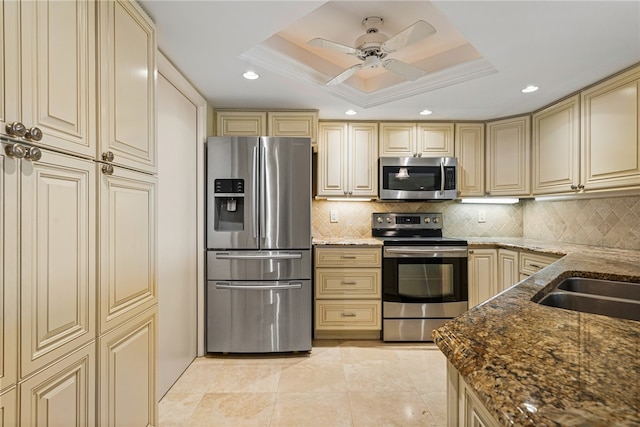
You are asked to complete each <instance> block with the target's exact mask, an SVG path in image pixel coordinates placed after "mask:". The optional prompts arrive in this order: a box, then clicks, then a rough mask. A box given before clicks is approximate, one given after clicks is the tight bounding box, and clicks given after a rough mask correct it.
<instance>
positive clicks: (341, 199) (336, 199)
mask: <svg viewBox="0 0 640 427" xmlns="http://www.w3.org/2000/svg"><path fill="white" fill-rule="evenodd" d="M326 200H328V201H330V202H370V201H371V198H368V197H327V198H326Z"/></svg>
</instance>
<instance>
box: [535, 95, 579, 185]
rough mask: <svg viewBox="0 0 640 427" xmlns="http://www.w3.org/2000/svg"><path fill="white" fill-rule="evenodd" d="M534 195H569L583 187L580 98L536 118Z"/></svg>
mask: <svg viewBox="0 0 640 427" xmlns="http://www.w3.org/2000/svg"><path fill="white" fill-rule="evenodd" d="M532 181H533V194H534V195H538V194H550V193H570V192H575V191H579V190H581V189H582V188H584V185H583V184H581V183H580V97H579V96H578V95H575V96H572V97H571V98H567V99H565V100H563V101H561V102H559V103H557V104H554V105H552V106H550V107H547V108H545V109H544V110H542V111H539V112H537V113H535V114H533V176H532Z"/></svg>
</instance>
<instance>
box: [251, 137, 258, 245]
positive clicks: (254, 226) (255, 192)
mask: <svg viewBox="0 0 640 427" xmlns="http://www.w3.org/2000/svg"><path fill="white" fill-rule="evenodd" d="M257 167H258V147H253V209H252V210H251V228H252V229H253V238H254V239H257V238H258V210H257V208H258V172H257Z"/></svg>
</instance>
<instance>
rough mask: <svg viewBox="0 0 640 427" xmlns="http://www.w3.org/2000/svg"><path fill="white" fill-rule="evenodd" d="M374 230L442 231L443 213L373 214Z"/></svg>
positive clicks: (372, 223) (372, 224) (372, 225)
mask: <svg viewBox="0 0 640 427" xmlns="http://www.w3.org/2000/svg"><path fill="white" fill-rule="evenodd" d="M371 228H372V229H386V230H394V229H395V230H398V229H407V228H410V229H419V230H441V229H442V214H441V213H390V212H384V213H377V212H376V213H373V214H372V218H371Z"/></svg>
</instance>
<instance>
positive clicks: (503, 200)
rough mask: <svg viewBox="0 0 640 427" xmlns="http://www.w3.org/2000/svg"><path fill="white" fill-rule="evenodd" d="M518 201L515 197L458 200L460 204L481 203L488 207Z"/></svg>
mask: <svg viewBox="0 0 640 427" xmlns="http://www.w3.org/2000/svg"><path fill="white" fill-rule="evenodd" d="M519 201H520V199H519V198H517V197H477V198H476V197H469V198H465V199H460V202H461V203H482V204H490V205H512V204H514V203H518V202H519Z"/></svg>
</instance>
